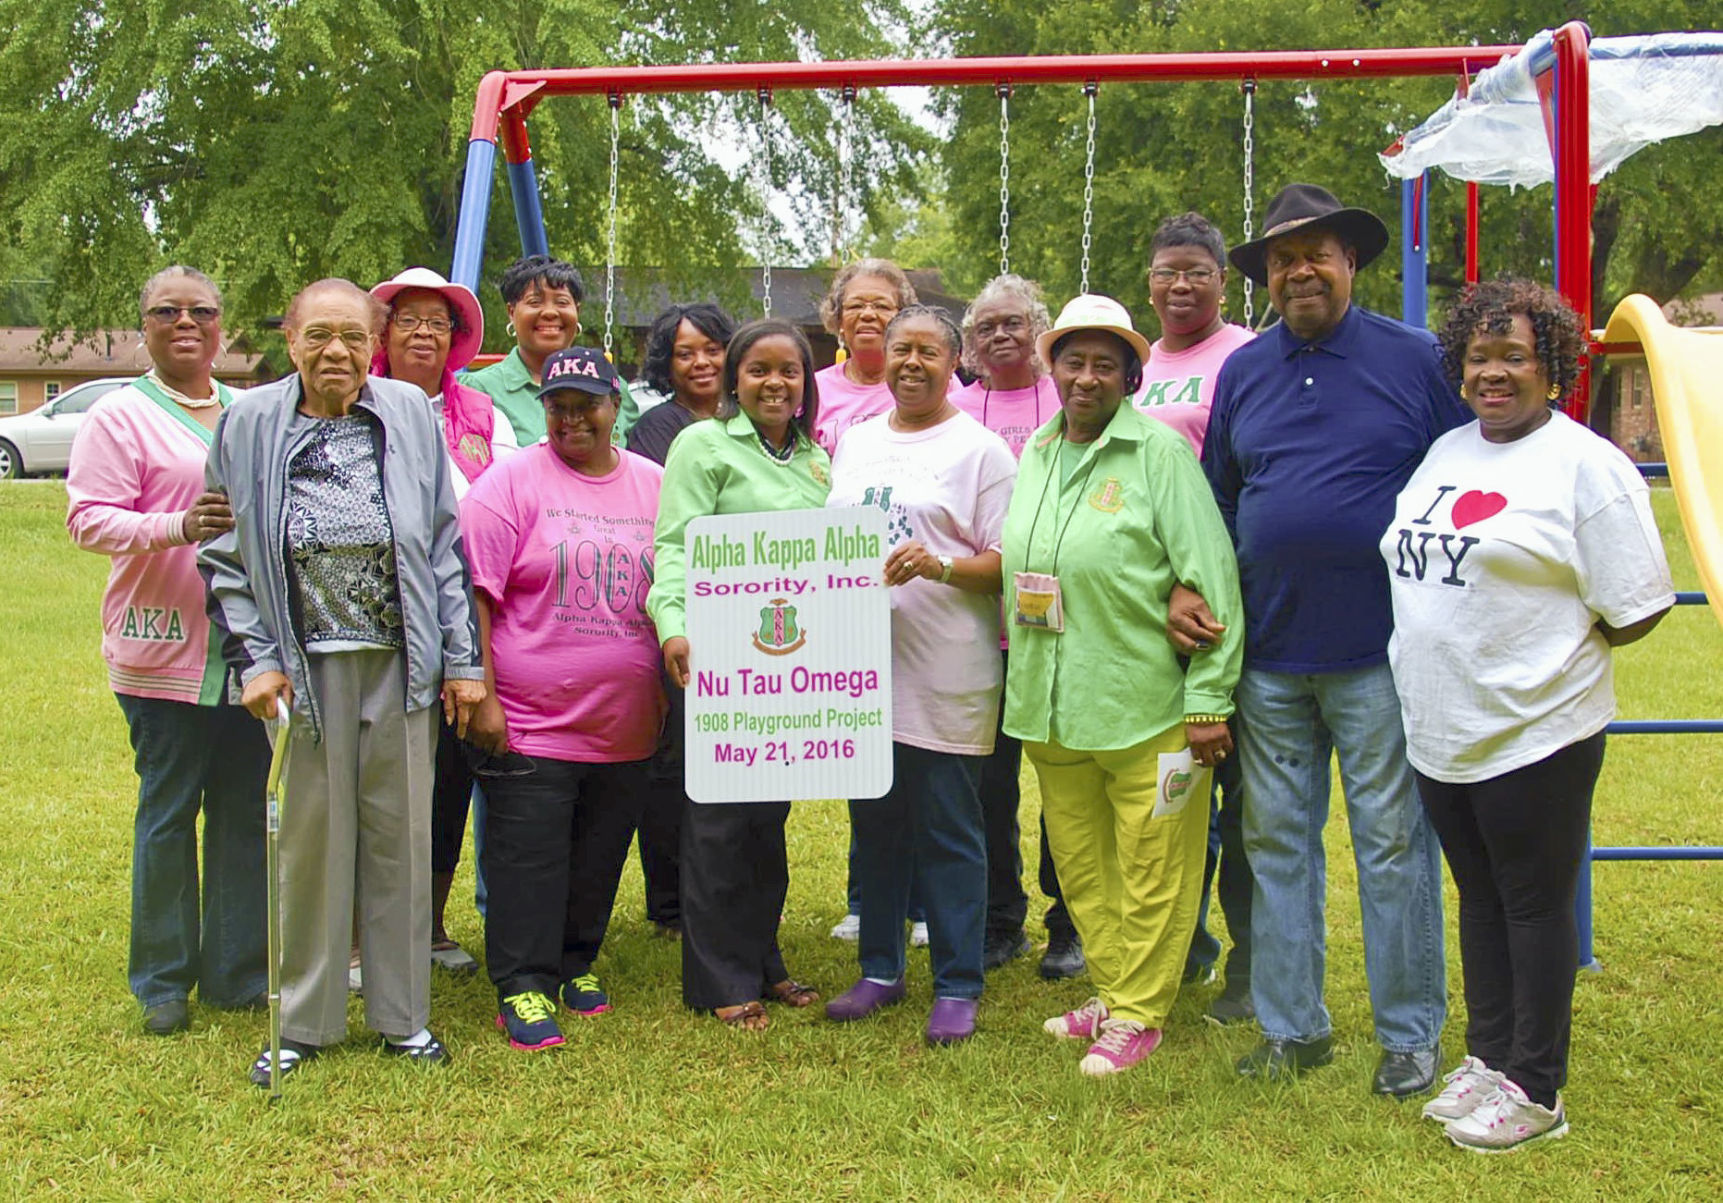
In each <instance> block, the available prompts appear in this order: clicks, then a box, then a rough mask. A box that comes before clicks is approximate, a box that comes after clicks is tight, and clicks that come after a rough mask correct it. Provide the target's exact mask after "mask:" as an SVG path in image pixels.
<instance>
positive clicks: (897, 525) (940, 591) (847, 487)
mask: <svg viewBox="0 0 1723 1203" xmlns="http://www.w3.org/2000/svg"><path fill="white" fill-rule="evenodd" d="M1016 477H1017V462H1016V461H1015V460H1014V459H1012V458H1011V451H1010V449H1009V448H1007V447H1006V446H1005V441H1004V440H1003V439H1001V438H1000V437H999V436H998V435H996V434H994V433H992V432H991V431H989V430H987V429H986V428H985V427H983V426H982V425H981V423H979V422H977V421H976V420H975V419H974V418H971V417H970V416H969V415H968V414H965V413H958V414H954V415H953V416H952V417H950V418H948V419H947V420H946V421H944V422H941V423H940V424H939V425H937V426H934V427H931V428H930V429H927V430H917V431H896V430H893V429H892V428H891V420H890V419H889V418H887V417H878V418H874V419H872V420H871V421H868V422H863V423H862V424H861V425H859V426H856V427H854V428H852V429H851V430H850V432H849V433H848V434H847V435H845V436H844V441H843V446H842V447H841V448H839V450H838V454H837V457H836V458H835V459H833V460H832V491H831V496H830V497H828V498H827V500H826V505H828V506H857V505H877V506H879V507H880V509H882V510H884V511H885V513H886V527H887V530H888V532H889V535H890V542H891V545H892V546H893V547H895V546H897V544H899V543H902V542H905V541H907V540H910V539H919V540H920V541H921V543H922V545H923V546H924V547H926V548H927V550H928V551H930V552H932V553H933V554H934V555H948V556H951V557H952V558H954V559H957V558H961V557H967V556H974V555H980V554H981V553H982V552H984V551H988V550H998V548H999V543H1000V539H1001V537H1002V536H1003V533H1004V530H1005V511H1006V509H1007V507H1008V506H1009V505H1010V503H1011V486H1012V484H1013V482H1014V481H1015V480H1016ZM888 593H889V596H890V598H891V718H892V732H891V734H892V738H893V739H895V740H899V741H901V742H903V743H906V744H911V745H913V746H915V747H918V748H927V749H929V750H931V751H935V752H956V753H959V754H961V755H966V756H985V755H986V754H987V753H989V752H991V751H992V750H993V739H994V735H995V733H996V731H997V730H998V724H999V690H1000V686H1001V685H1002V684H1003V673H1002V671H1001V670H1002V666H1001V663H1000V659H999V652H998V650H997V648H998V643H997V636H998V634H999V598H998V597H996V596H993V595H989V594H981V593H966V592H964V591H963V590H961V589H958V588H956V587H955V586H952V585H947V584H942V583H940V582H939V581H930V580H926V579H919V578H918V579H916V580H913V581H910V582H909V583H908V584H907V585H897V586H893V587H892V588H891V589H889V590H888Z"/></svg>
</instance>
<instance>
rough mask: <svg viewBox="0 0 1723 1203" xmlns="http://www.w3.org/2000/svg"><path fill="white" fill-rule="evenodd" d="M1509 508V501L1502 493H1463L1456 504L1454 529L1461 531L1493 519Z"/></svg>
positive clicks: (1474, 491)
mask: <svg viewBox="0 0 1723 1203" xmlns="http://www.w3.org/2000/svg"><path fill="white" fill-rule="evenodd" d="M1507 508H1508V499H1507V498H1506V497H1503V496H1502V495H1501V494H1500V493H1480V492H1478V490H1476V489H1473V490H1472V491H1471V492H1470V493H1462V494H1460V499H1459V500H1458V501H1456V502H1455V503H1454V514H1453V517H1454V529H1455V530H1460V529H1462V528H1464V527H1468V526H1470V525H1472V523H1474V522H1482V521H1483V520H1484V519H1485V518H1493V517H1495V516H1496V515H1497V514H1499V513H1501V512H1502V511H1503V510H1505V509H1507Z"/></svg>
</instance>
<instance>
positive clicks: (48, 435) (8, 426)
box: [0, 376, 132, 478]
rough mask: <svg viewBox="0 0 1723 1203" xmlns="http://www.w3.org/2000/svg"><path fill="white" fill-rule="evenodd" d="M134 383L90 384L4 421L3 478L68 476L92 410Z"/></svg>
mask: <svg viewBox="0 0 1723 1203" xmlns="http://www.w3.org/2000/svg"><path fill="white" fill-rule="evenodd" d="M131 381H132V378H131V377H130V376H104V377H103V378H102V379H100V380H86V381H85V382H84V383H82V384H80V385H76V386H74V387H72V388H69V389H67V390H66V391H65V392H63V393H61V394H60V395H59V396H58V397H55V398H54V399H53V400H52V401H50V402H48V403H47V404H46V405H44V406H42V407H41V408H40V409H33V410H31V411H30V412H29V413H27V414H18V415H16V416H14V417H10V418H0V478H5V477H16V476H31V475H35V474H38V473H43V472H64V471H65V470H66V465H67V463H69V462H70V460H71V458H72V436H73V435H75V434H77V433H78V424H79V423H80V422H82V421H83V420H84V415H85V414H86V413H88V412H89V409H90V406H92V405H94V404H95V403H96V402H98V401H100V400H101V399H102V398H103V397H105V396H107V395H108V394H109V393H111V392H113V391H114V390H115V389H117V388H119V387H120V386H121V385H122V384H130V383H131Z"/></svg>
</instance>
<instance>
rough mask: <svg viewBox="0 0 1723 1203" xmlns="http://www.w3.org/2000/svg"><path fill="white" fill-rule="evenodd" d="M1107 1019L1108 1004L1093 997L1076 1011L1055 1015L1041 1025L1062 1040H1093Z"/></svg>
mask: <svg viewBox="0 0 1723 1203" xmlns="http://www.w3.org/2000/svg"><path fill="white" fill-rule="evenodd" d="M1106 1020H1107V1004H1106V1003H1104V1002H1102V1001H1101V1000H1100V999H1098V998H1091V999H1090V1000H1089V1001H1088V1002H1086V1003H1084V1004H1083V1005H1082V1006H1080V1007H1078V1008H1077V1009H1076V1010H1075V1011H1066V1012H1065V1013H1064V1014H1063V1015H1055V1016H1054V1017H1053V1018H1052V1019H1049V1020H1048V1021H1047V1022H1045V1023H1043V1024H1042V1025H1041V1027H1042V1028H1043V1029H1044V1030H1046V1031H1047V1032H1048V1033H1050V1034H1051V1035H1054V1036H1057V1037H1059V1039H1061V1040H1093V1039H1094V1038H1095V1035H1096V1033H1097V1032H1099V1031H1100V1030H1101V1025H1102V1024H1103V1023H1105V1022H1106Z"/></svg>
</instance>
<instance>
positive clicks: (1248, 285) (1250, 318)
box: [1243, 79, 1256, 330]
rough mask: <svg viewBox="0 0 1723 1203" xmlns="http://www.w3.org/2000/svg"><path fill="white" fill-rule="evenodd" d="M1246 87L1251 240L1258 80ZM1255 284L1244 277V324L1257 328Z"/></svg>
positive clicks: (1250, 234)
mask: <svg viewBox="0 0 1723 1203" xmlns="http://www.w3.org/2000/svg"><path fill="white" fill-rule="evenodd" d="M1243 88H1244V240H1245V241H1246V242H1250V241H1251V240H1252V239H1254V238H1255V237H1256V218H1255V216H1254V202H1253V201H1252V199H1251V198H1252V194H1253V193H1254V192H1255V190H1256V81H1255V80H1254V79H1247V80H1245V81H1244V84H1243ZM1254 289H1255V285H1254V284H1253V283H1252V282H1251V279H1250V277H1249V276H1245V278H1244V324H1245V327H1246V328H1247V329H1250V330H1254V329H1256V304H1255V298H1254V295H1253V293H1254Z"/></svg>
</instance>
